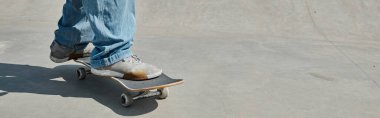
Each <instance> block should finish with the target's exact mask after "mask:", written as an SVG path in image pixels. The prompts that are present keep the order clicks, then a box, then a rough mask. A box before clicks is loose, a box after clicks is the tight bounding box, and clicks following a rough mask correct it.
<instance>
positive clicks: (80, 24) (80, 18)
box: [54, 0, 94, 50]
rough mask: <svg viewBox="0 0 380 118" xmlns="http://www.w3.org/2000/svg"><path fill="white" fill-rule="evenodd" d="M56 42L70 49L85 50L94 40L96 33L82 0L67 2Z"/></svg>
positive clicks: (67, 0)
mask: <svg viewBox="0 0 380 118" xmlns="http://www.w3.org/2000/svg"><path fill="white" fill-rule="evenodd" d="M54 33H55V42H57V43H58V44H59V45H61V46H64V47H66V48H68V49H73V50H81V49H84V48H85V47H86V46H87V44H88V43H89V42H91V41H92V40H93V37H94V33H93V31H92V29H91V26H90V22H89V21H88V19H87V18H86V14H85V12H84V10H83V4H82V0H66V3H65V5H64V6H63V13H62V17H61V18H60V20H59V22H58V29H57V30H56V31H55V32H54Z"/></svg>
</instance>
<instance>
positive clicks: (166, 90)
mask: <svg viewBox="0 0 380 118" xmlns="http://www.w3.org/2000/svg"><path fill="white" fill-rule="evenodd" d="M158 91H159V92H160V95H159V96H158V99H166V98H167V97H168V96H169V88H162V89H158Z"/></svg>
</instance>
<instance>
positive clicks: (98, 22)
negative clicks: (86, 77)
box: [83, 0, 136, 68]
mask: <svg viewBox="0 0 380 118" xmlns="http://www.w3.org/2000/svg"><path fill="white" fill-rule="evenodd" d="M83 6H84V9H85V11H86V14H87V17H88V18H89V21H90V24H91V28H92V30H93V31H94V33H95V37H94V40H93V42H92V43H93V44H94V46H95V49H94V50H93V52H92V54H91V65H92V67H93V68H99V67H104V66H108V65H111V64H114V63H116V62H118V61H120V60H122V59H123V58H126V57H129V56H131V55H132V52H131V49H130V47H131V46H132V44H133V37H134V35H135V24H136V21H135V0H83Z"/></svg>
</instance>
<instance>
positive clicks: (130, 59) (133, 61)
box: [121, 55, 141, 63]
mask: <svg viewBox="0 0 380 118" xmlns="http://www.w3.org/2000/svg"><path fill="white" fill-rule="evenodd" d="M121 61H123V62H125V61H128V62H130V63H141V59H140V58H138V57H137V55H132V56H131V57H129V58H128V60H126V59H123V60H121Z"/></svg>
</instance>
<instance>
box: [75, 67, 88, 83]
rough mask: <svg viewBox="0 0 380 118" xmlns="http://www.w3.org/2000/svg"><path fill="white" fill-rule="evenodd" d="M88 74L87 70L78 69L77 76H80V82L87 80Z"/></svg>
mask: <svg viewBox="0 0 380 118" xmlns="http://www.w3.org/2000/svg"><path fill="white" fill-rule="evenodd" d="M86 74H87V71H86V69H85V68H78V70H77V76H78V79H79V80H84V79H86Z"/></svg>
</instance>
